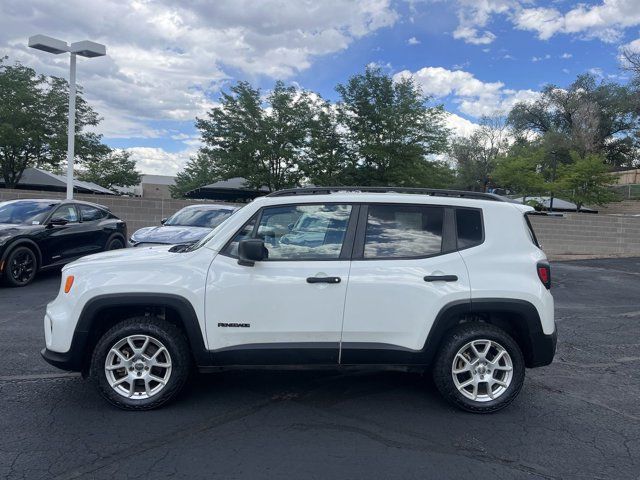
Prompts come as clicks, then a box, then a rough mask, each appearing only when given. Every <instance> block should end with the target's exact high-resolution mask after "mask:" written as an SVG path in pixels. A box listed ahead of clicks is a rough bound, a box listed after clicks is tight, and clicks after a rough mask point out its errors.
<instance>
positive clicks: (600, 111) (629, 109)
mask: <svg viewBox="0 0 640 480" xmlns="http://www.w3.org/2000/svg"><path fill="white" fill-rule="evenodd" d="M509 124H510V125H511V126H512V127H513V129H514V131H515V133H516V135H519V136H527V135H528V134H530V133H532V132H533V133H535V134H538V135H541V136H542V137H546V136H547V135H554V136H555V138H554V142H555V149H556V150H557V152H558V155H560V156H561V157H562V158H561V161H562V162H563V163H571V159H570V154H569V152H570V151H575V152H577V153H579V154H580V155H581V156H586V155H588V154H599V155H602V156H603V157H604V159H605V161H606V162H607V163H609V164H610V165H616V166H621V165H623V166H632V165H633V164H634V162H636V161H637V144H636V140H637V139H636V138H634V133H637V131H638V128H639V126H640V96H639V95H638V92H637V91H635V90H634V88H633V87H632V86H627V85H619V84H616V83H612V82H601V83H597V82H596V79H595V77H594V76H593V75H588V74H587V75H580V76H579V77H578V78H577V79H576V81H575V82H573V83H572V84H571V85H570V86H569V87H568V88H566V89H562V88H559V87H557V86H555V85H548V86H546V87H545V88H544V89H543V91H542V95H541V96H540V98H539V99H538V100H537V101H535V102H533V103H524V102H523V103H518V104H516V105H515V106H514V108H513V109H512V110H511V113H510V114H509Z"/></svg>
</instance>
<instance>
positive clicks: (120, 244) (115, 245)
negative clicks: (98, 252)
mask: <svg viewBox="0 0 640 480" xmlns="http://www.w3.org/2000/svg"><path fill="white" fill-rule="evenodd" d="M121 248H124V241H123V240H122V239H121V238H120V237H112V238H110V239H109V241H107V246H106V248H105V251H109V250H119V249H121Z"/></svg>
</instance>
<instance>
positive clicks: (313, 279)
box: [307, 277, 342, 283]
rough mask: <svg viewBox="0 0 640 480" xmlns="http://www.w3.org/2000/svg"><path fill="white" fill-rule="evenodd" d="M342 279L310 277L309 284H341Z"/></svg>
mask: <svg viewBox="0 0 640 480" xmlns="http://www.w3.org/2000/svg"><path fill="white" fill-rule="evenodd" d="M341 281H342V280H341V279H340V277H308V278H307V283H340V282H341Z"/></svg>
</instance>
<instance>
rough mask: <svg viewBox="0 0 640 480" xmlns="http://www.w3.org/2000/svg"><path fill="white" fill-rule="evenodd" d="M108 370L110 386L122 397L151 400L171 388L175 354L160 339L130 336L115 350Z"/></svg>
mask: <svg viewBox="0 0 640 480" xmlns="http://www.w3.org/2000/svg"><path fill="white" fill-rule="evenodd" d="M104 370H105V375H106V377H107V381H108V382H109V385H110V386H111V388H113V389H114V390H115V391H116V392H117V393H118V394H120V395H122V396H123V397H127V398H131V399H141V400H142V399H147V398H150V397H153V396H154V395H157V394H158V393H160V392H161V391H162V390H163V389H164V387H165V386H166V385H167V383H168V381H169V378H170V377H171V355H170V354H169V351H168V350H167V348H166V347H165V346H164V345H163V344H162V342H160V341H159V340H158V339H156V338H153V337H151V336H149V335H130V336H128V337H125V338H123V339H121V340H119V341H118V342H117V343H116V344H115V345H113V346H112V347H111V349H110V350H109V353H107V358H106V360H105V365H104Z"/></svg>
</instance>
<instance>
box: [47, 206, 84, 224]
mask: <svg viewBox="0 0 640 480" xmlns="http://www.w3.org/2000/svg"><path fill="white" fill-rule="evenodd" d="M51 220H66V221H67V222H68V223H72V222H77V221H78V213H77V212H76V207H74V206H73V205H63V206H62V207H60V208H58V209H57V210H56V211H55V212H53V216H52V217H51Z"/></svg>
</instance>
